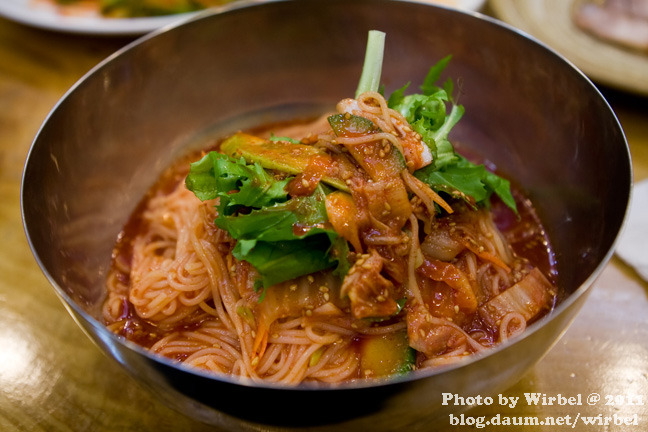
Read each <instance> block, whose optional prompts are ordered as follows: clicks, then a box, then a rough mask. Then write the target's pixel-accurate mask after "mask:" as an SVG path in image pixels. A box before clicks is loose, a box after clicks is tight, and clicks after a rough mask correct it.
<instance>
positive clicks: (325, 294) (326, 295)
mask: <svg viewBox="0 0 648 432" xmlns="http://www.w3.org/2000/svg"><path fill="white" fill-rule="evenodd" d="M330 298H331V297H330V296H329V293H324V300H326V301H329V299H330Z"/></svg>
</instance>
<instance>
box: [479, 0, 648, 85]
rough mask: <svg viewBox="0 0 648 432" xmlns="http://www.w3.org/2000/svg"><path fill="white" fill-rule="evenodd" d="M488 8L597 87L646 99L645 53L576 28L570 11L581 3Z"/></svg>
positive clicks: (504, 0) (506, 0) (516, 0)
mask: <svg viewBox="0 0 648 432" xmlns="http://www.w3.org/2000/svg"><path fill="white" fill-rule="evenodd" d="M626 3H627V2H626ZM489 6H490V7H491V8H492V10H493V12H494V14H495V15H496V16H497V17H498V18H500V19H501V20H503V21H505V22H507V23H509V24H511V25H513V26H515V27H517V28H519V29H521V30H523V31H525V32H527V33H529V34H531V35H532V36H534V37H536V38H538V39H539V40H541V41H542V42H544V43H546V44H547V45H549V46H550V47H552V48H554V49H555V50H556V51H558V52H559V53H561V54H562V55H564V56H565V57H567V59H568V60H570V61H571V62H573V63H574V64H575V65H576V66H577V67H578V68H579V69H581V70H582V71H583V72H585V73H586V74H587V75H588V76H589V77H590V78H591V79H592V80H594V81H596V82H597V83H600V84H603V85H606V86H610V87H613V88H616V89H619V90H624V91H629V92H633V93H637V94H640V95H643V96H648V53H647V52H642V51H640V50H637V49H632V48H630V47H627V46H623V45H621V44H619V43H614V42H612V41H611V39H605V38H602V37H601V36H597V35H594V34H593V33H592V32H591V31H587V30H585V29H584V28H583V27H581V26H579V25H578V24H576V22H575V20H574V15H573V11H574V9H573V8H576V7H580V6H582V2H580V1H574V0H490V2H489ZM606 24H608V25H610V24H612V20H611V19H608V20H606ZM646 25H648V24H646Z"/></svg>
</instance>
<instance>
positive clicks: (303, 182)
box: [301, 179, 310, 187]
mask: <svg viewBox="0 0 648 432" xmlns="http://www.w3.org/2000/svg"><path fill="white" fill-rule="evenodd" d="M301 183H302V185H303V186H304V187H309V186H310V182H309V181H308V180H306V179H302V181H301Z"/></svg>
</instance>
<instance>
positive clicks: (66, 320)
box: [0, 19, 648, 431]
mask: <svg viewBox="0 0 648 432" xmlns="http://www.w3.org/2000/svg"><path fill="white" fill-rule="evenodd" d="M129 41H130V40H129V39H120V38H101V37H85V36H74V35H65V34H56V33H51V32H47V31H43V30H38V29H33V28H29V27H26V26H23V25H20V24H16V23H13V22H10V21H7V20H4V19H0V245H1V246H0V255H1V257H0V274H1V275H2V276H1V277H0V430H2V431H12V430H21V431H109V430H110V431H112V430H160V431H166V430H183V431H202V430H209V428H208V427H207V426H205V425H202V424H200V423H198V422H196V421H193V420H191V419H189V418H187V417H185V416H183V415H182V414H179V413H176V412H174V411H172V410H171V409H169V408H167V407H166V406H164V405H162V404H161V403H160V402H159V401H158V400H157V399H155V398H154V397H153V396H151V395H150V394H149V393H147V392H146V391H145V390H143V389H142V388H140V387H139V386H138V385H137V384H136V383H135V382H134V381H133V380H132V379H131V378H129V377H128V376H127V375H126V374H125V373H124V372H123V371H122V370H121V368H120V367H119V366H118V365H117V364H116V363H114V362H113V361H111V360H110V359H108V358H107V357H105V356H104V355H103V354H102V353H101V352H100V351H99V350H98V349H97V348H96V347H95V346H94V345H93V344H92V343H91V342H90V341H89V339H88V338H87V337H86V336H85V335H83V333H82V332H81V330H80V329H79V328H78V327H77V326H76V324H75V323H74V321H73V320H72V319H71V318H70V316H69V315H68V313H67V312H66V310H65V309H64V307H63V305H62V304H61V302H60V301H59V299H58V298H57V297H56V295H55V293H54V291H53V290H52V289H51V288H50V286H49V283H48V281H47V280H46V278H45V277H44V276H43V274H42V273H41V271H40V270H39V268H38V266H37V264H36V262H35V261H34V259H33V257H32V254H31V252H30V250H29V246H28V244H27V241H26V239H25V235H24V232H23V229H22V222H21V216H20V181H21V175H22V168H23V163H24V160H25V157H26V155H27V152H28V150H29V146H30V144H31V141H32V139H33V137H34V135H35V134H36V132H37V130H38V128H39V126H40V124H41V123H42V121H43V120H44V119H45V117H46V116H47V113H48V112H49V111H50V109H51V108H52V107H53V106H54V105H55V103H56V101H57V100H58V99H59V98H60V97H61V96H62V95H63V94H64V93H65V91H66V90H67V89H68V88H69V87H70V86H71V85H72V84H74V82H75V81H76V80H78V79H79V78H80V77H81V76H82V75H83V74H84V73H85V72H87V71H88V70H89V69H90V68H91V67H92V66H94V65H95V64H96V63H97V62H99V61H100V60H102V59H103V58H105V57H107V56H108V55H110V54H111V53H113V52H114V51H115V50H117V49H119V48H120V47H122V46H123V45H125V44H126V43H128V42H129ZM647 61H648V60H647ZM647 79H648V77H647ZM602 90H603V92H604V94H605V96H606V97H607V98H608V100H609V101H610V103H611V105H612V107H613V108H614V110H615V111H616V113H617V115H618V116H619V119H620V121H621V123H622V125H623V127H624V129H625V132H626V134H627V138H628V141H629V144H630V148H631V152H632V157H633V162H634V176H635V180H637V181H638V180H641V179H644V178H647V177H648V103H647V102H648V100H646V99H643V98H640V97H636V96H632V95H628V94H623V93H619V92H616V91H613V90H610V89H602ZM525 393H540V394H544V395H546V396H547V397H558V395H561V396H562V397H565V398H568V397H578V396H579V395H580V397H581V398H583V399H582V403H583V405H580V406H579V405H569V404H559V403H558V402H559V400H560V399H559V400H557V401H556V404H554V405H544V406H542V405H538V406H535V405H533V404H528V403H527V402H526V400H525V397H524V394H525ZM591 393H598V394H600V395H601V396H602V397H603V399H602V400H601V401H600V402H599V403H597V404H595V405H591V406H590V405H588V404H587V403H586V401H585V398H586V397H587V396H588V395H589V394H591ZM606 395H612V396H614V395H620V396H624V397H625V399H620V398H619V399H616V400H614V399H613V400H612V401H611V402H612V404H609V405H606V404H605V403H606V400H605V396H606ZM502 396H505V397H506V398H519V401H518V404H517V406H516V407H515V408H509V407H502V406H500V405H499V401H498V400H497V398H496V400H495V401H494V403H493V405H491V406H480V407H475V408H473V409H471V410H470V411H468V412H467V413H466V416H470V417H471V418H476V417H478V416H488V417H491V416H494V415H497V414H500V415H501V416H514V417H522V416H538V417H539V418H541V419H544V418H545V417H548V416H551V417H555V418H558V417H565V416H571V418H572V419H573V418H574V417H575V416H576V415H578V414H579V413H580V415H581V416H598V415H599V414H601V416H602V420H601V421H602V422H603V421H604V417H606V416H613V415H615V414H616V415H617V417H618V418H621V417H632V416H634V415H636V421H637V423H638V425H626V426H615V425H613V420H612V425H611V426H609V428H607V427H605V426H599V425H598V423H597V424H595V425H593V426H583V425H582V424H581V425H580V426H579V427H577V428H575V430H583V431H601V430H614V431H624V430H628V431H639V430H647V429H648V284H647V283H646V282H644V281H642V280H641V279H640V278H639V277H638V276H637V275H636V274H635V272H634V271H633V270H632V269H631V268H629V267H627V266H626V265H624V264H623V263H622V262H621V261H620V260H618V259H617V258H613V259H612V261H611V262H610V264H609V265H608V266H607V267H606V268H605V270H604V272H603V273H602V275H601V277H600V279H599V280H598V282H597V284H596V286H595V288H594V290H593V292H592V294H591V296H590V298H589V299H588V300H587V302H586V304H585V306H584V308H583V310H582V311H581V313H580V314H579V315H578V317H577V318H576V320H575V322H574V323H573V325H572V326H571V327H570V328H569V330H568V331H567V332H566V334H565V335H564V336H563V338H562V339H561V340H560V341H559V342H558V343H557V345H556V346H555V347H554V348H553V349H552V350H551V351H550V352H549V354H548V355H547V356H546V357H545V358H544V359H543V360H542V361H541V362H540V363H539V364H537V366H536V367H534V368H533V369H532V370H531V371H530V372H529V373H528V374H527V375H526V376H525V377H524V378H523V379H522V380H521V381H520V382H518V383H517V384H516V385H514V386H513V387H511V388H509V389H507V390H506V391H504V392H503V393H502ZM629 396H631V397H632V398H631V400H628V397H629ZM640 398H641V399H640ZM563 401H564V400H563ZM448 422H449V423H448V425H449V424H450V420H448ZM465 422H467V417H465ZM466 429H473V428H469V427H468V426H466V427H461V426H457V427H452V428H450V430H466ZM483 430H486V429H483ZM487 430H489V431H490V430H503V431H512V430H529V428H524V427H515V426H506V425H505V426H501V427H500V429H497V428H492V427H491V428H488V429H487ZM530 430H534V431H536V430H538V431H540V430H542V431H544V430H547V431H550V430H551V431H553V430H562V429H557V428H556V427H549V426H545V427H540V426H536V427H533V428H531V429H530Z"/></svg>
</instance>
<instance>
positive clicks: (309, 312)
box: [304, 309, 313, 316]
mask: <svg viewBox="0 0 648 432" xmlns="http://www.w3.org/2000/svg"><path fill="white" fill-rule="evenodd" d="M304 313H305V314H306V316H311V315H313V311H312V310H310V309H306V312H304Z"/></svg>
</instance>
